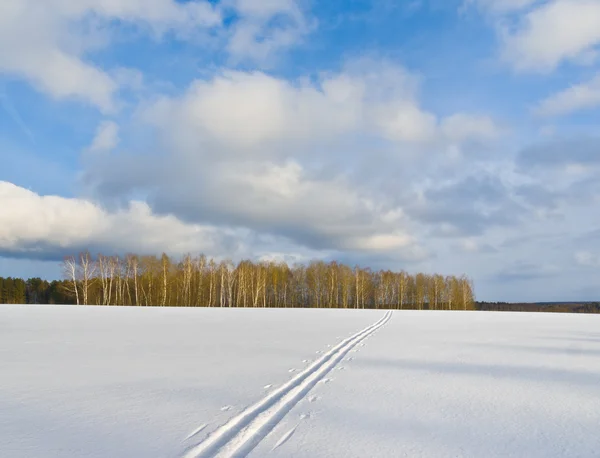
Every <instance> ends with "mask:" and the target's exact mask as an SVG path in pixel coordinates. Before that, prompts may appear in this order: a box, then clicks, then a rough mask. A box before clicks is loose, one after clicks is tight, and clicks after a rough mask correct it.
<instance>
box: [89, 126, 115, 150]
mask: <svg viewBox="0 0 600 458" xmlns="http://www.w3.org/2000/svg"><path fill="white" fill-rule="evenodd" d="M118 144H119V126H118V125H117V124H116V123H115V122H113V121H103V122H101V123H100V125H99V126H98V129H97V130H96V135H95V136H94V139H93V140H92V143H91V145H90V146H89V147H88V151H89V152H92V153H98V152H104V151H110V150H112V149H114V148H115V147H116V146H117V145H118Z"/></svg>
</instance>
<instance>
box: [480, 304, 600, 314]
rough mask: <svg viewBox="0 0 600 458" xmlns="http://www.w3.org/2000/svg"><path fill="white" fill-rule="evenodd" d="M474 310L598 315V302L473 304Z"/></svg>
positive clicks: (599, 306) (599, 310)
mask: <svg viewBox="0 0 600 458" xmlns="http://www.w3.org/2000/svg"><path fill="white" fill-rule="evenodd" d="M475 309H476V310H487V311H494V312H554V313H600V302H515V303H510V302H475Z"/></svg>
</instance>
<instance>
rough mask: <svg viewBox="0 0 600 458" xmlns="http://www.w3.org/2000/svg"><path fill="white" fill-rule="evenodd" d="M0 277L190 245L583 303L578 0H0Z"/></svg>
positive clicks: (596, 37) (587, 75)
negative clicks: (69, 261)
mask: <svg viewBox="0 0 600 458" xmlns="http://www.w3.org/2000/svg"><path fill="white" fill-rule="evenodd" d="M0 42H1V43H2V46H1V47H0V275H2V276H9V275H12V276H42V277H46V278H55V277H58V276H60V269H59V263H60V260H61V259H62V257H63V256H64V255H65V254H71V253H76V252H77V251H79V250H82V249H86V248H88V249H90V250H91V251H92V252H102V253H104V254H109V253H126V252H137V253H160V252H162V251H165V252H167V253H169V254H171V255H173V256H179V255H181V254H183V253H187V252H191V253H198V252H203V253H205V254H207V255H209V256H218V257H228V258H232V259H234V260H239V259H241V258H246V257H250V258H253V259H283V260H287V261H290V262H295V261H306V260H309V259H325V260H329V259H337V260H341V261H344V262H347V263H351V264H352V265H354V264H355V263H358V264H361V265H365V266H371V267H373V268H390V269H394V270H399V269H406V270H408V271H411V272H414V271H424V272H440V273H444V274H461V273H463V272H464V273H467V274H468V275H469V276H471V277H472V278H473V279H474V281H475V287H476V293H477V297H478V299H483V300H566V299H572V300H583V299H588V300H590V299H598V297H599V296H600V212H599V211H598V209H599V205H598V204H599V201H600V134H599V132H600V131H599V127H600V56H598V51H600V0H403V1H396V0H352V1H349V0H344V1H342V0H328V1H320V2H317V1H315V0H221V1H216V0H212V1H204V0H188V1H183V0H79V1H76V2H75V1H72V0H45V1H43V2H42V1H39V0H8V1H1V2H0Z"/></svg>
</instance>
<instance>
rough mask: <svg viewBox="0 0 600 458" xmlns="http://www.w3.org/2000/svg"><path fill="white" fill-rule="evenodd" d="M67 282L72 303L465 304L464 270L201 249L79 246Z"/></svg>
mask: <svg viewBox="0 0 600 458" xmlns="http://www.w3.org/2000/svg"><path fill="white" fill-rule="evenodd" d="M62 267H63V274H64V278H65V282H64V286H65V289H66V292H67V294H68V295H69V296H70V297H71V298H72V299H73V300H74V302H75V303H76V304H83V305H87V304H97V305H141V306H153V305H158V306H185V307H193V306H207V307H315V308H323V307H328V308H337V307H339V308H395V309H419V310H423V309H434V310H456V309H460V310H469V309H473V306H474V292H473V285H472V282H471V280H470V279H468V278H467V277H465V276H462V277H455V276H447V277H444V276H442V275H427V274H423V273H418V274H416V275H409V274H408V273H406V272H404V271H401V272H392V271H389V270H385V271H384V270H381V271H372V270H371V269H368V268H360V267H358V266H356V267H354V268H351V267H349V266H347V265H344V264H340V263H337V262H335V261H333V262H329V263H325V262H323V261H313V262H311V263H310V264H308V265H302V264H296V265H294V266H289V265H288V264H286V263H277V262H257V263H254V262H252V261H248V260H244V261H241V262H239V263H238V264H237V265H236V264H234V263H233V262H231V261H221V262H217V261H215V260H214V259H208V258H207V257H206V256H204V255H200V256H197V257H192V256H191V255H187V256H184V257H183V258H182V259H181V260H179V261H174V260H173V259H171V258H170V257H169V256H167V255H166V254H163V255H162V256H161V257H155V256H137V255H133V254H130V255H127V256H125V257H120V256H104V255H101V254H99V255H97V256H95V257H93V256H92V255H91V254H90V253H88V252H84V253H80V254H79V255H78V256H72V257H68V258H66V259H65V260H64V262H63V265H62Z"/></svg>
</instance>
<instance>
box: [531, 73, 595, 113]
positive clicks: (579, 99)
mask: <svg viewBox="0 0 600 458" xmlns="http://www.w3.org/2000/svg"><path fill="white" fill-rule="evenodd" d="M598 106H600V74H598V75H596V76H595V77H594V78H592V79H591V80H589V81H586V82H584V83H579V84H574V85H572V86H570V87H568V88H567V89H565V90H563V91H560V92H558V93H556V94H553V95H551V96H550V97H548V98H546V99H544V100H542V101H541V102H540V103H539V104H538V106H537V107H536V108H535V110H534V111H535V113H536V114H538V115H540V116H561V115H567V114H570V113H574V112H577V111H580V110H585V109H590V108H595V107H598Z"/></svg>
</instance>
